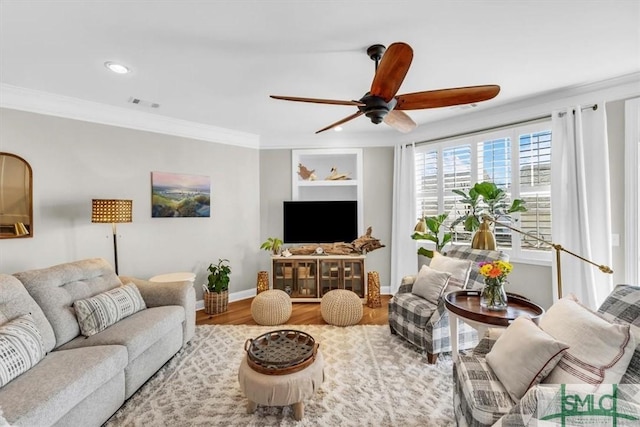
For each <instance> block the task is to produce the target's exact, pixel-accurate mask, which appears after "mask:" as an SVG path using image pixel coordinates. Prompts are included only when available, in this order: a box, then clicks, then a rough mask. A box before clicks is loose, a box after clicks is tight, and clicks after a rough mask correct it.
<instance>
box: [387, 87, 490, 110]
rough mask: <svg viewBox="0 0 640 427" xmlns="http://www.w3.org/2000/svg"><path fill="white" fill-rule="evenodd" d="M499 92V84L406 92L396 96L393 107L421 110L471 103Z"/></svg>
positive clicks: (486, 98) (483, 99) (484, 99)
mask: <svg viewBox="0 0 640 427" xmlns="http://www.w3.org/2000/svg"><path fill="white" fill-rule="evenodd" d="M499 92H500V86H498V85H484V86H468V87H457V88H450V89H439V90H428V91H425V92H415V93H407V94H404V95H398V96H397V97H396V99H397V100H398V103H397V104H396V106H395V109H396V110H422V109H425V108H439V107H449V106H452V105H462V104H472V103H474V102H480V101H486V100H488V99H491V98H494V97H495V96H496V95H498V93H499Z"/></svg>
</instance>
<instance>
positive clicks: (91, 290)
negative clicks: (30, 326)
mask: <svg viewBox="0 0 640 427" xmlns="http://www.w3.org/2000/svg"><path fill="white" fill-rule="evenodd" d="M129 282H133V283H134V284H135V285H136V286H137V287H138V289H139V291H140V294H141V296H142V298H143V300H144V301H145V304H146V306H147V308H146V309H144V310H141V311H138V312H136V313H134V314H133V315H131V316H129V317H126V318H124V319H122V320H120V321H119V322H117V323H115V324H114V325H112V326H110V327H108V328H107V329H105V330H103V331H101V332H99V333H97V334H95V335H92V336H90V337H85V336H83V335H81V334H80V328H79V325H78V321H77V319H76V317H75V313H74V309H73V303H74V301H76V300H78V299H84V298H88V297H91V296H94V295H96V294H99V293H102V292H104V291H107V290H110V289H113V288H116V287H118V286H120V285H122V284H123V283H129ZM26 313H30V314H31V316H32V317H33V319H34V321H35V323H36V325H37V327H38V330H39V332H40V334H41V336H42V339H43V343H44V348H45V351H46V353H47V354H46V356H45V357H44V359H42V360H41V361H40V362H39V363H37V364H36V365H35V366H33V367H32V368H31V369H29V370H28V371H27V372H25V373H23V374H21V375H20V376H18V377H17V378H15V379H13V380H12V381H10V382H9V383H8V384H6V385H5V386H4V387H2V388H0V410H1V411H2V412H0V413H1V414H2V416H3V417H4V418H5V419H6V422H8V423H9V424H10V425H15V426H47V425H60V426H99V425H101V424H102V423H104V422H105V421H106V420H108V419H109V417H110V416H111V415H112V414H113V413H114V412H116V411H117V410H118V408H119V407H120V406H121V405H122V404H123V403H124V401H125V400H126V399H128V398H129V397H131V395H133V394H134V393H135V392H136V390H137V389H138V388H139V387H140V386H141V385H142V384H144V382H145V381H147V380H148V379H149V378H150V377H151V376H152V375H153V374H154V373H155V372H156V371H157V370H158V369H160V368H161V367H162V366H163V365H164V364H165V363H166V362H167V361H168V360H169V359H171V357H173V355H174V354H176V353H177V352H178V351H179V350H180V349H181V348H182V347H183V346H184V345H185V344H186V343H187V342H188V341H190V340H191V338H192V337H193V336H194V333H195V289H194V288H193V286H192V285H191V284H190V283H189V282H174V283H151V282H148V281H145V280H139V279H135V278H130V277H118V276H116V274H115V272H114V270H113V268H112V267H111V265H110V264H109V263H107V262H106V261H105V260H103V259H99V258H95V259H87V260H82V261H77V262H71V263H66V264H61V265H57V266H53V267H49V268H44V269H38V270H30V271H25V272H22V273H16V274H14V275H13V276H11V275H6V274H0V325H1V324H3V323H5V322H7V321H9V320H11V319H14V318H16V317H17V316H20V315H23V314H26Z"/></svg>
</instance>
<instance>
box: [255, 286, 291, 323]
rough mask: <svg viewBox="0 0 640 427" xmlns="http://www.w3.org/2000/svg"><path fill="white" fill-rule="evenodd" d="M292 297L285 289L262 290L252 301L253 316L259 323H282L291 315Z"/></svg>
mask: <svg viewBox="0 0 640 427" xmlns="http://www.w3.org/2000/svg"><path fill="white" fill-rule="evenodd" d="M291 310H292V307H291V298H290V297H289V295H288V294H287V293H286V292H285V291H281V290H279V289H270V290H268V291H264V292H260V293H259V294H258V295H256V297H255V298H254V299H253V301H252V302H251V316H252V317H253V320H255V321H256V323H257V324H258V325H266V326H273V325H281V324H283V323H285V322H286V321H287V320H289V317H291Z"/></svg>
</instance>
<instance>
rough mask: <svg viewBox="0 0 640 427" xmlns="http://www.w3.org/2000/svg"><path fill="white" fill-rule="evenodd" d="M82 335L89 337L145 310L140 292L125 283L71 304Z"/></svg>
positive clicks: (132, 285)
mask: <svg viewBox="0 0 640 427" xmlns="http://www.w3.org/2000/svg"><path fill="white" fill-rule="evenodd" d="M73 308H74V309H75V311H76V317H77V318H78V325H79V326H80V332H82V335H84V336H87V337H90V336H91V335H95V334H97V333H98V332H100V331H103V330H105V329H106V328H108V327H109V326H111V325H113V324H114V323H116V322H119V321H120V320H122V319H124V318H125V317H127V316H131V315H132V314H133V313H136V312H138V311H140V310H143V309H145V308H147V306H146V305H145V303H144V300H143V299H142V296H141V295H140V291H139V290H138V288H137V287H136V285H134V284H133V283H127V284H126V285H122V286H120V287H117V288H114V289H111V290H109V291H106V292H103V293H101V294H98V295H95V296H92V297H91V298H87V299H82V300H78V301H76V302H74V303H73Z"/></svg>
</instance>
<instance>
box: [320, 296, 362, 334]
mask: <svg viewBox="0 0 640 427" xmlns="http://www.w3.org/2000/svg"><path fill="white" fill-rule="evenodd" d="M320 312H321V313H322V318H323V319H324V321H325V322H327V323H328V324H330V325H335V326H350V325H355V324H357V323H358V322H360V320H362V300H361V299H360V297H359V296H358V294H356V293H355V292H352V291H348V290H346V289H334V290H332V291H329V292H327V293H326V294H324V296H323V297H322V301H321V302H320Z"/></svg>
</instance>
